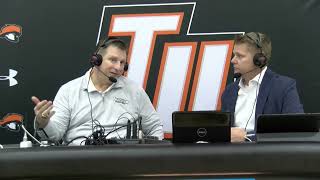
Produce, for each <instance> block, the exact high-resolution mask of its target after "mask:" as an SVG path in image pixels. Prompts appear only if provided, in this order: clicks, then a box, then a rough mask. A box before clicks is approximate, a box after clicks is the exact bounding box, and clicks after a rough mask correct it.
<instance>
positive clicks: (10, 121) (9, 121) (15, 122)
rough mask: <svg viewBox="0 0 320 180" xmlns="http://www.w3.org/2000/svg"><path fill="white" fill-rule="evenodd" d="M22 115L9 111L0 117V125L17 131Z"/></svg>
mask: <svg viewBox="0 0 320 180" xmlns="http://www.w3.org/2000/svg"><path fill="white" fill-rule="evenodd" d="M22 120H23V116H22V115H21V114H17V113H9V114H7V115H6V116H4V117H3V118H2V119H0V127H2V128H7V129H8V130H10V131H19V130H20V125H21V124H22Z"/></svg>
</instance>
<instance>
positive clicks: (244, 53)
mask: <svg viewBox="0 0 320 180" xmlns="http://www.w3.org/2000/svg"><path fill="white" fill-rule="evenodd" d="M233 54H234V57H233V58H232V61H231V63H232V64H233V66H234V73H235V77H236V78H238V79H237V81H235V82H234V83H232V84H230V85H228V86H227V87H226V89H225V91H224V92H223V94H222V98H221V101H222V111H229V112H234V113H235V120H234V122H233V124H232V126H233V127H232V129H231V141H232V142H241V141H244V140H245V139H248V138H250V137H249V136H248V135H249V134H254V131H255V126H256V120H257V118H258V116H259V115H260V114H282V113H303V112H304V111H303V107H302V104H301V103H300V100H299V95H298V92H297V88H296V82H295V80H294V79H291V78H289V77H285V76H281V75H279V74H276V73H274V72H272V71H271V70H270V69H269V68H267V64H268V62H269V59H270V57H271V41H270V39H269V38H268V37H267V36H266V35H265V34H262V33H258V32H250V33H246V34H244V35H240V36H236V38H235V45H234V49H233ZM254 112H255V113H254Z"/></svg>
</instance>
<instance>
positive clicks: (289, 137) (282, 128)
mask: <svg viewBox="0 0 320 180" xmlns="http://www.w3.org/2000/svg"><path fill="white" fill-rule="evenodd" d="M319 120H320V113H306V114H265V115H260V116H259V117H258V120H257V142H272V141H278V142H285V141H319V140H320V134H319Z"/></svg>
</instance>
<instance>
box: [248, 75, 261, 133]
mask: <svg viewBox="0 0 320 180" xmlns="http://www.w3.org/2000/svg"><path fill="white" fill-rule="evenodd" d="M261 73H262V71H261V72H260V73H259V78H258V87H257V89H256V98H255V100H254V103H253V106H252V110H251V114H250V116H249V118H248V120H247V123H246V126H245V128H244V130H245V131H247V126H248V123H249V121H250V118H251V116H252V115H253V110H254V109H255V108H254V107H255V106H256V102H257V99H258V90H259V88H260V82H259V81H260V77H261ZM256 108H257V107H256Z"/></svg>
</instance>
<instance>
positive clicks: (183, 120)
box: [172, 111, 233, 143]
mask: <svg viewBox="0 0 320 180" xmlns="http://www.w3.org/2000/svg"><path fill="white" fill-rule="evenodd" d="M232 117H233V113H229V112H219V111H175V112H173V113H172V130H173V131H172V133H173V134H172V135H173V138H172V142H173V143H215V142H230V127H231V118H232Z"/></svg>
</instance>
